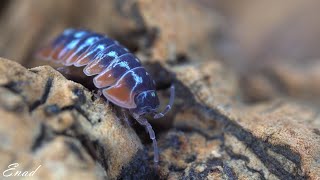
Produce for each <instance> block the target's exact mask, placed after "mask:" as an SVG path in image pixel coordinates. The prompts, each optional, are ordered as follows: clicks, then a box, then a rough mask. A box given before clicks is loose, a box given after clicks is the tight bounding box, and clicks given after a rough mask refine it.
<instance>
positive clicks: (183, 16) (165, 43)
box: [137, 0, 221, 61]
mask: <svg viewBox="0 0 320 180" xmlns="http://www.w3.org/2000/svg"><path fill="white" fill-rule="evenodd" d="M137 6H138V7H139V12H140V14H141V16H142V18H143V20H144V22H145V26H146V27H147V28H156V29H157V30H158V31H159V32H158V36H157V39H156V40H155V42H154V45H153V48H152V49H151V51H152V58H151V59H156V60H158V61H164V60H175V59H176V58H177V56H179V55H186V56H190V57H191V59H194V60H203V59H208V58H209V57H213V55H214V50H213V46H212V42H211V41H212V40H213V38H214V36H213V35H214V33H215V32H216V31H217V27H218V24H220V23H221V20H220V19H219V17H218V16H217V14H215V12H214V11H212V10H209V9H207V8H205V7H203V6H200V4H199V3H198V2H197V1H183V0H177V1H170V0H163V1H150V0H139V1H138V2H137Z"/></svg>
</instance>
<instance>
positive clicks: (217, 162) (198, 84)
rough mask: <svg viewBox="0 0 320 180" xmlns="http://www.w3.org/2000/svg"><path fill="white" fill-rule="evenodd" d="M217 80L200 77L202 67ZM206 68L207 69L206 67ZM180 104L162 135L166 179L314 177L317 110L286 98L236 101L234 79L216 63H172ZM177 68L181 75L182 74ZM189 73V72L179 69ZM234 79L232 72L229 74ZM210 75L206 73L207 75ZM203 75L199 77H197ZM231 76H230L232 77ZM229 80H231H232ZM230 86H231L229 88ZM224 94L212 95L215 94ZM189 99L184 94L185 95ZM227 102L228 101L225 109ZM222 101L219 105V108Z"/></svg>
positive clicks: (318, 165) (319, 151)
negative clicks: (249, 103)
mask: <svg viewBox="0 0 320 180" xmlns="http://www.w3.org/2000/svg"><path fill="white" fill-rule="evenodd" d="M210 66H211V68H212V67H214V68H212V69H214V71H208V72H216V73H215V74H212V75H210V74H207V75H209V79H210V78H211V79H212V78H214V79H215V81H213V82H219V79H220V78H223V81H222V80H221V84H219V86H214V84H211V83H210V81H209V82H207V81H204V80H203V77H204V76H206V73H203V72H207V71H206V69H208V67H210ZM209 69H210V68H209ZM171 70H172V71H174V72H176V73H177V84H178V90H177V91H178V92H180V93H179V94H178V100H177V101H178V102H179V101H181V99H180V98H183V101H181V103H182V104H177V105H176V107H177V108H180V109H179V110H177V111H176V112H177V114H176V116H175V117H176V118H175V122H174V127H175V128H176V129H177V130H170V131H169V133H168V134H165V135H164V136H162V137H161V138H160V142H161V145H160V147H161V148H162V149H163V153H162V156H161V159H163V161H164V162H163V163H162V167H163V169H162V171H161V173H162V175H163V176H165V177H167V178H169V179H170V178H176V177H179V178H187V179H191V178H196V179H197V178H198V179H204V178H208V179H210V178H219V179H230V178H231V179H233V178H239V179H306V178H309V179H317V178H318V177H320V174H319V172H320V171H319V170H320V163H319V154H320V147H319V145H320V138H319V128H320V126H319V124H318V122H319V121H318V120H319V119H318V118H316V119H314V117H316V116H317V114H318V113H317V111H316V110H315V109H312V108H306V107H304V106H302V105H299V104H295V103H293V102H291V101H289V100H283V101H280V102H279V101H274V102H269V103H265V104H261V105H256V106H247V105H244V104H242V103H239V102H241V101H239V99H236V98H230V97H235V94H236V92H237V89H238V88H237V85H236V83H232V82H235V81H232V80H231V81H230V79H229V81H228V78H225V77H226V76H225V75H224V73H225V74H230V73H227V71H225V69H224V68H223V67H222V66H221V65H219V64H217V63H210V62H206V63H205V65H203V66H194V65H190V66H186V65H185V66H179V67H173V68H172V69H171ZM180 72H181V73H180ZM182 72H188V73H182ZM231 77H232V76H231ZM207 78H208V77H207ZM200 79H201V81H200ZM231 79H232V78H231ZM230 82H231V83H230ZM228 87H229V88H228ZM219 91H220V92H224V94H226V96H224V98H223V97H222V98H221V99H218V98H217V99H215V98H213V97H215V94H214V92H219ZM185 97H188V98H185ZM225 102H230V104H229V106H228V108H226V106H224V105H225ZM219 105H220V106H219Z"/></svg>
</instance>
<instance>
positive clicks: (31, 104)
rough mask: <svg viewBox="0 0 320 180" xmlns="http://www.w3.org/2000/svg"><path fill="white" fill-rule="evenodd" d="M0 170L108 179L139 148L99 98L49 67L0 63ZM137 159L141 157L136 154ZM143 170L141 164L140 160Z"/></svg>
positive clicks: (118, 173) (131, 134)
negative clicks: (15, 168)
mask: <svg viewBox="0 0 320 180" xmlns="http://www.w3.org/2000/svg"><path fill="white" fill-rule="evenodd" d="M0 72H1V73H0V74H1V75H0V92H1V96H0V114H1V119H0V121H2V122H1V123H0V124H1V126H0V134H1V135H0V137H1V140H2V141H1V142H2V143H1V146H0V149H1V153H0V156H1V157H2V158H1V159H2V160H3V161H2V162H1V167H2V169H1V171H2V172H3V170H4V169H3V168H6V167H7V166H8V165H9V164H12V163H20V167H21V169H25V170H26V169H35V168H36V167H38V166H39V165H41V168H40V169H39V170H38V172H37V173H36V174H35V176H34V178H35V177H38V178H41V179H44V178H45V179H48V178H49V179H50V178H52V179H57V178H58V179H68V178H74V179H75V178H77V179H78V178H85V179H102V178H107V179H114V178H116V177H118V176H119V175H120V173H121V170H122V169H123V168H124V167H125V166H128V164H129V162H131V161H132V159H133V157H135V156H137V155H136V154H137V152H138V151H139V150H140V151H141V149H142V145H141V142H140V140H139V139H138V137H137V136H136V134H135V133H134V131H133V130H132V129H131V128H130V127H128V126H127V125H125V124H123V123H122V122H121V120H119V119H118V118H117V117H116V116H115V114H114V113H113V112H112V111H111V109H110V106H108V105H106V104H105V102H104V100H103V99H97V100H95V101H92V100H91V98H92V96H93V95H92V94H91V93H90V92H88V90H87V89H85V88H84V87H83V86H81V85H79V84H77V83H74V82H72V81H69V80H66V79H65V78H64V77H63V76H62V75H61V74H60V73H58V72H57V71H55V70H53V69H52V68H51V67H48V66H43V67H37V68H33V69H30V70H26V69H25V68H23V67H22V66H20V65H18V64H16V63H14V62H11V61H9V60H5V59H1V60H0ZM140 154H141V153H140ZM144 163H146V164H145V166H146V165H147V162H146V161H144Z"/></svg>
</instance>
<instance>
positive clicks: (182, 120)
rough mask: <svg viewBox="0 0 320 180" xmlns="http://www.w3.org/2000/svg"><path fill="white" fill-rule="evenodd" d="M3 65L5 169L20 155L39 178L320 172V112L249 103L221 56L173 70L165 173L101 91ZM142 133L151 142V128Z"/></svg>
mask: <svg viewBox="0 0 320 180" xmlns="http://www.w3.org/2000/svg"><path fill="white" fill-rule="evenodd" d="M0 63H1V64H0V72H1V76H0V86H1V88H0V90H1V96H0V101H1V103H0V104H1V115H2V118H1V120H3V122H2V123H1V124H2V125H1V139H3V140H2V142H3V143H2V145H1V157H2V159H6V160H5V161H2V167H4V168H5V167H6V166H7V165H8V164H11V163H13V162H20V163H21V166H22V167H24V168H27V169H32V168H35V167H37V165H38V164H41V165H42V167H41V169H40V170H39V173H37V177H39V178H44V177H51V178H59V177H61V178H67V177H74V178H76V177H87V178H88V179H102V178H106V179H114V178H120V177H121V178H123V179H132V178H134V179H141V178H143V179H150V178H155V177H158V178H160V179H177V178H178V179H204V178H206V179H216V178H217V179H306V178H310V179H316V178H317V177H320V174H319V172H320V163H319V158H320V157H319V154H320V135H319V119H318V118H314V117H315V116H317V114H318V113H317V111H315V110H312V109H310V108H307V107H303V106H301V105H298V104H294V103H291V102H287V101H280V102H268V103H261V104H259V105H255V106H247V105H244V104H242V103H241V101H240V100H241V99H239V97H238V93H239V91H238V90H239V88H238V85H237V81H236V78H235V76H234V75H232V73H230V71H228V70H226V69H225V68H224V67H223V66H221V64H220V63H217V62H211V63H209V62H208V63H206V64H203V65H201V64H198V65H195V64H184V65H176V66H172V67H171V68H169V69H168V70H169V72H170V73H174V74H175V75H176V76H175V78H174V81H173V82H174V83H175V85H176V87H177V92H179V93H177V99H176V102H175V106H174V107H175V108H174V110H173V112H172V113H171V115H170V116H169V117H171V118H172V125H171V127H170V128H169V129H167V130H158V133H157V135H158V139H159V147H160V150H161V156H160V159H161V161H160V168H159V170H158V171H155V169H153V168H152V148H151V146H150V144H149V141H148V140H146V146H145V147H146V148H145V150H148V152H149V158H146V156H145V155H146V154H145V153H147V151H144V150H143V148H142V146H141V142H140V140H139V139H138V136H137V135H136V133H135V132H134V131H133V130H132V129H131V128H130V127H129V126H128V125H127V124H125V123H124V122H123V121H122V120H120V119H118V118H117V116H116V115H115V113H114V111H113V110H112V109H110V107H109V106H108V105H107V104H105V103H104V100H103V99H102V98H101V99H100V98H98V99H95V100H92V98H93V95H92V94H91V93H90V92H88V90H87V89H85V88H84V87H82V86H81V85H79V84H76V83H74V82H72V81H69V80H66V79H65V78H64V77H63V76H62V75H61V74H59V73H58V72H56V71H55V70H53V69H52V68H50V67H48V66H43V67H37V68H33V69H30V70H26V69H25V68H23V67H21V66H20V65H18V64H16V63H14V62H10V61H8V60H4V59H1V61H0ZM186 71H187V72H189V73H185V72H186ZM212 72H214V73H212ZM160 81H161V80H160ZM221 92H224V93H223V95H219V93H221ZM160 93H161V95H162V96H165V95H166V94H167V92H166V91H161V92H160ZM186 97H188V98H186ZM93 99H94V98H93ZM163 121H165V120H163ZM163 123H165V122H163ZM156 129H157V128H156ZM139 134H140V136H141V137H144V139H147V135H145V134H144V131H140V132H139ZM57 167H59V169H60V170H59V171H57V170H53V169H55V168H57Z"/></svg>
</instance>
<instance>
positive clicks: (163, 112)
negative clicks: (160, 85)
mask: <svg viewBox="0 0 320 180" xmlns="http://www.w3.org/2000/svg"><path fill="white" fill-rule="evenodd" d="M174 96H175V87H174V85H173V84H172V85H171V87H170V99H169V103H168V105H167V106H166V108H165V109H164V110H163V111H162V112H160V113H158V114H156V115H154V117H153V118H155V119H159V118H162V117H163V116H164V115H165V114H167V113H168V112H169V111H170V109H171V107H172V105H173V102H174Z"/></svg>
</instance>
